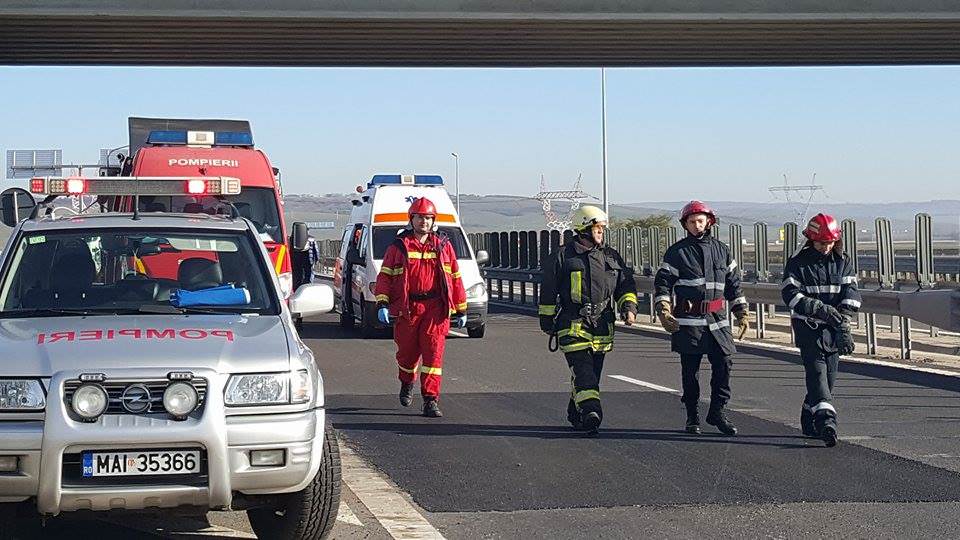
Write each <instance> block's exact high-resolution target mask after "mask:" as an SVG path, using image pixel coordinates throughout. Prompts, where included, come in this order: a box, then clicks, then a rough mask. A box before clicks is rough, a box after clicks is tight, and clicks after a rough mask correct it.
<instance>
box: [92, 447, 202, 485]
mask: <svg viewBox="0 0 960 540" xmlns="http://www.w3.org/2000/svg"><path fill="white" fill-rule="evenodd" d="M199 472H200V451H199V450H157V451H134V452H84V453H83V476H84V477H85V478H89V477H91V476H146V475H156V474H192V473H199Z"/></svg>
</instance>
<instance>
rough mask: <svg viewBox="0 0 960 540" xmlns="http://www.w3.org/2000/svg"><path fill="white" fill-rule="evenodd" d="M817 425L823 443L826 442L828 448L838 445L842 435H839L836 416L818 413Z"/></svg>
mask: <svg viewBox="0 0 960 540" xmlns="http://www.w3.org/2000/svg"><path fill="white" fill-rule="evenodd" d="M816 426H817V431H818V432H819V434H820V439H822V440H823V444H825V445H826V446H827V448H832V447H834V446H836V445H837V442H838V441H839V440H840V436H839V435H837V421H836V419H835V418H834V417H832V416H827V415H823V416H820V415H817V419H816Z"/></svg>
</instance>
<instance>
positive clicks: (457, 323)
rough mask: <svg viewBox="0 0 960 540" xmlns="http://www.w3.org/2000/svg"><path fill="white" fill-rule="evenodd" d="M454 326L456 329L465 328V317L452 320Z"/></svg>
mask: <svg viewBox="0 0 960 540" xmlns="http://www.w3.org/2000/svg"><path fill="white" fill-rule="evenodd" d="M454 323H455V326H456V327H457V328H466V327H467V315H466V314H463V315H457V318H456V319H454Z"/></svg>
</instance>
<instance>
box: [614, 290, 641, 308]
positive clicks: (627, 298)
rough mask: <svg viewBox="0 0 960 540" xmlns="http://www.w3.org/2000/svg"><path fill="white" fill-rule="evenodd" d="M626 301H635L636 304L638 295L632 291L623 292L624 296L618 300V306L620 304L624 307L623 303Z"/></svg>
mask: <svg viewBox="0 0 960 540" xmlns="http://www.w3.org/2000/svg"><path fill="white" fill-rule="evenodd" d="M624 302H633V303H634V304H636V303H637V295H636V294H635V293H632V292H628V293H623V296H621V297H620V299H619V300H617V306H618V307H623V303H624Z"/></svg>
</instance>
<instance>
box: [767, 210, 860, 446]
mask: <svg viewBox="0 0 960 540" xmlns="http://www.w3.org/2000/svg"><path fill="white" fill-rule="evenodd" d="M803 235H804V236H806V237H807V243H806V244H805V245H804V246H803V248H802V249H801V250H800V251H798V252H797V254H796V255H794V256H793V257H791V258H790V260H788V261H787V264H786V266H785V267H784V269H783V287H782V290H781V294H782V296H783V301H784V302H785V303H786V304H787V306H789V307H790V318H791V319H792V320H791V321H790V322H791V324H792V326H793V333H794V336H796V341H797V346H798V347H800V358H801V360H803V369H804V371H805V372H806V386H807V395H806V396H805V397H804V399H803V408H802V409H801V411H800V429H801V430H802V431H803V434H804V435H806V436H808V437H819V438H821V439H823V441H824V443H825V444H826V445H827V446H836V444H837V441H838V435H837V410H836V408H834V406H833V404H832V403H831V401H833V396H832V393H833V382H834V379H835V378H836V374H837V364H838V363H839V362H840V355H841V354H850V353H852V352H853V351H854V342H853V335H852V334H851V333H850V320H851V319H853V317H855V316H856V314H857V311H859V310H860V302H861V298H860V291H859V290H858V289H857V275H856V273H855V272H854V271H853V263H852V262H851V261H850V258H849V257H847V255H846V254H844V253H843V242H842V238H843V234H842V232H841V230H840V225H839V224H837V220H836V219H834V217H833V216H829V215H827V214H817V215H815V216H813V218H812V219H811V220H810V222H809V223H807V227H806V228H805V229H804V230H803Z"/></svg>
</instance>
